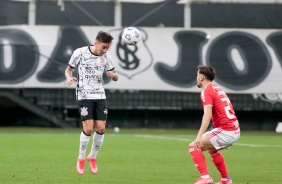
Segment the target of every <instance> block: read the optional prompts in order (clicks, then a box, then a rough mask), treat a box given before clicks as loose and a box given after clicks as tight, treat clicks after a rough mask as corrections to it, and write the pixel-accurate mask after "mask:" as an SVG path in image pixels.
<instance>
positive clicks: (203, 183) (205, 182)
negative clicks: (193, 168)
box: [195, 178, 213, 184]
mask: <svg viewBox="0 0 282 184" xmlns="http://www.w3.org/2000/svg"><path fill="white" fill-rule="evenodd" d="M212 183H213V179H212V178H198V179H197V181H196V183H195V184H212Z"/></svg>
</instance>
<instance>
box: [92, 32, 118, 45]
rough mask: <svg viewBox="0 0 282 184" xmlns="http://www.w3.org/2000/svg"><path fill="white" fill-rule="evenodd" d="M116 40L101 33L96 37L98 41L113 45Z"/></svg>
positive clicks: (107, 34)
mask: <svg viewBox="0 0 282 184" xmlns="http://www.w3.org/2000/svg"><path fill="white" fill-rule="evenodd" d="M113 39H114V38H113V37H112V35H110V34H109V33H107V32H104V31H99V32H98V34H97V36H96V41H99V42H101V43H111V42H112V40H113Z"/></svg>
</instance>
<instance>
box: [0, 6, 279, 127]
mask: <svg viewBox="0 0 282 184" xmlns="http://www.w3.org/2000/svg"><path fill="white" fill-rule="evenodd" d="M281 10H282V2H280V1H278V0H264V1H263V0H241V1H240V0H233V1H230V0H179V1H177V0H167V1H162V0H156V1H145V0H143V1H137V0H136V1H134V0H132V1H129V0H104V1H103V0H79V1H78V0H77V1H76V0H73V1H68V0H21V1H20V0H2V1H0V112H1V116H0V118H1V121H0V126H43V127H79V126H81V123H80V120H79V114H78V109H77V105H76V101H75V91H74V87H71V88H70V87H67V86H66V85H65V81H64V69H65V68H66V66H67V63H68V60H69V58H70V56H71V53H72V52H73V50H74V49H75V48H78V47H82V46H85V45H89V44H91V43H92V42H93V41H94V39H95V36H96V32H95V31H96V30H99V29H103V30H108V31H109V32H112V33H113V34H114V35H115V40H117V41H116V43H117V44H115V45H113V46H112V47H113V48H112V51H113V52H116V55H114V57H115V61H116V62H117V65H118V67H119V62H121V61H122V62H123V63H126V62H127V63H128V62H129V61H127V60H124V59H123V58H122V57H119V54H118V50H119V48H123V49H124V47H122V46H121V45H120V43H119V41H118V40H119V34H120V32H121V30H122V29H123V28H124V27H127V26H135V27H137V28H139V29H140V30H141V31H142V33H143V35H144V40H143V43H142V44H141V43H140V44H139V43H138V45H137V49H139V51H140V53H141V56H140V57H139V58H143V59H144V58H145V59H144V61H143V60H142V59H140V60H141V64H142V63H145V64H143V65H144V67H143V69H140V70H137V71H126V70H125V69H124V68H121V67H120V68H117V71H118V72H119V73H121V76H122V77H121V79H120V80H121V81H119V82H120V83H119V82H117V84H112V83H110V81H108V80H107V79H106V78H105V83H106V85H105V88H106V95H107V102H108V107H109V118H108V126H109V127H113V126H120V127H129V128H134V127H162V128H198V127H199V126H200V123H201V118H202V114H203V111H202V105H201V102H200V90H198V89H197V88H196V87H195V79H196V75H195V74H196V72H197V68H196V66H197V65H198V64H201V63H203V64H211V65H214V66H216V69H217V70H218V71H219V78H218V80H216V82H217V83H219V85H221V86H223V88H224V89H226V90H227V92H228V94H229V97H230V99H231V101H232V103H233V106H234V108H235V111H236V114H237V116H238V118H239V121H240V124H241V128H242V129H248V130H274V129H275V127H276V125H277V123H278V122H279V121H282V112H281V111H282V104H281V103H282V79H281V74H282V72H281V63H282V62H281V59H282V57H281V56H282V55H281V54H282V51H281V49H280V48H281V47H282V38H281V35H282V34H281V32H280V29H281V28H282V22H281V20H280V17H281V14H282V13H281V12H282V11H281ZM116 30H117V31H116ZM115 31H116V32H115ZM145 36H146V40H145ZM210 36H211V39H210V38H209V37H210ZM238 40H239V41H238ZM150 47H151V48H150ZM227 47H230V48H233V47H234V48H235V49H236V48H237V50H239V51H238V53H239V54H238V53H237V55H235V54H233V55H232V53H231V51H230V53H229V51H228V50H226V51H224V52H223V53H221V52H220V51H221V50H225V49H226V48H227ZM142 49H143V50H142ZM162 49H164V50H162ZM184 50H187V52H185V51H184ZM126 51H127V52H125V50H124V53H129V52H130V49H129V50H126ZM183 51H184V52H183ZM185 53H187V54H186V55H185ZM137 54H138V53H137ZM165 59H167V61H165ZM160 60H162V61H160ZM186 61H187V62H186ZM226 63H227V64H226ZM238 63H239V64H238ZM130 64H132V63H130ZM141 64H140V66H141ZM180 64H181V65H180ZM234 65H236V66H237V68H238V66H239V69H238V70H236V69H234V68H236V67H234ZM179 66H180V67H179ZM232 66H233V67H234V68H233V69H232ZM177 67H179V68H180V69H179V68H177ZM240 67H241V69H240ZM179 71H183V72H184V73H183V72H179ZM118 83H119V84H118Z"/></svg>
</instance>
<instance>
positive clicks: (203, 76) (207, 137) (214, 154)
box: [189, 65, 240, 184]
mask: <svg viewBox="0 0 282 184" xmlns="http://www.w3.org/2000/svg"><path fill="white" fill-rule="evenodd" d="M215 74H216V72H215V69H214V68H213V67H211V66H207V65H199V66H198V73H197V86H198V87H199V88H202V89H203V91H202V93H201V101H202V104H203V107H204V115H203V118H202V123H201V127H200V129H199V131H198V135H197V137H196V139H195V140H194V141H193V142H192V143H190V144H189V152H190V154H191V156H192V160H193V162H194V164H195V166H196V168H197V169H198V171H199V173H200V175H201V177H200V178H198V179H197V181H196V183H195V184H206V183H213V179H212V178H211V176H210V175H209V172H208V168H207V164H206V160H205V156H204V154H203V151H208V152H209V154H210V156H211V158H212V161H213V163H214V165H215V166H216V168H217V170H218V171H219V173H220V175H221V180H220V181H219V182H218V183H217V184H232V180H231V179H230V178H229V175H228V171H227V167H226V164H225V161H224V157H223V155H222V154H221V153H220V152H219V150H221V149H225V148H228V147H230V146H232V144H233V143H234V142H235V141H236V140H238V139H239V137H240V128H239V123H238V119H237V117H236V115H235V112H234V109H233V106H232V104H231V102H230V100H229V98H228V96H227V95H226V93H225V92H224V91H223V90H222V89H221V88H220V87H217V86H216V85H215V84H214V83H213V82H212V81H213V79H214V78H215ZM211 120H212V124H213V126H214V129H212V130H211V131H208V132H206V130H207V128H208V126H209V124H210V121H211Z"/></svg>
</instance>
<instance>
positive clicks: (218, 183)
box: [216, 180, 232, 184]
mask: <svg viewBox="0 0 282 184" xmlns="http://www.w3.org/2000/svg"><path fill="white" fill-rule="evenodd" d="M216 184H232V180H228V181H223V180H220V181H219V182H217V183H216Z"/></svg>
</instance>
